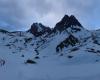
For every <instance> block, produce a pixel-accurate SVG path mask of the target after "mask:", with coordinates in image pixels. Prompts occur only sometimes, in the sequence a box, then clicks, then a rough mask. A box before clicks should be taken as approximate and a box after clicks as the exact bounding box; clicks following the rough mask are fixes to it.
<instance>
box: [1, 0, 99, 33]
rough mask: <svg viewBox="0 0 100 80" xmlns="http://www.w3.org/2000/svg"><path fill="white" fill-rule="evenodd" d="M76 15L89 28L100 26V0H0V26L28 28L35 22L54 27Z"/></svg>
mask: <svg viewBox="0 0 100 80" xmlns="http://www.w3.org/2000/svg"><path fill="white" fill-rule="evenodd" d="M65 14H68V15H75V16H76V18H77V19H78V20H79V21H80V23H81V24H82V25H83V26H84V27H85V28H87V29H92V30H93V29H99V28H100V22H99V21H100V16H99V14H100V0H0V28H3V29H6V30H9V31H12V30H15V31H16V30H27V29H29V28H30V26H31V25H32V24H33V23H35V22H41V23H43V24H44V25H46V26H49V27H54V26H55V24H56V23H57V22H59V21H60V20H61V18H62V17H63V16H64V15H65Z"/></svg>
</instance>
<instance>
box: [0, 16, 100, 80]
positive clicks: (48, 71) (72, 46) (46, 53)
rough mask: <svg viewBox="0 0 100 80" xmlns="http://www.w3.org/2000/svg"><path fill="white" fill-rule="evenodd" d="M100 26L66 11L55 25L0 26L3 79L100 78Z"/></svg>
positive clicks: (63, 79)
mask: <svg viewBox="0 0 100 80" xmlns="http://www.w3.org/2000/svg"><path fill="white" fill-rule="evenodd" d="M99 62H100V30H93V31H90V30H87V29H85V28H84V27H83V26H82V24H81V23H80V22H79V21H78V19H77V18H76V17H75V16H74V15H71V16H68V15H65V16H64V17H63V18H62V19H61V21H59V22H58V23H57V24H56V25H55V27H54V28H52V29H51V28H49V27H47V26H44V25H43V24H42V23H33V24H32V25H31V27H30V29H29V30H27V31H16V32H9V31H6V30H2V29H0V79H1V80H99V79H100V77H99V75H100V70H99V67H100V63H99Z"/></svg>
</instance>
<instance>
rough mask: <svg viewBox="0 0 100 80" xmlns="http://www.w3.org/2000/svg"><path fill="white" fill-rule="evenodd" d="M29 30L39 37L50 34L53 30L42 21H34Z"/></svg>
mask: <svg viewBox="0 0 100 80" xmlns="http://www.w3.org/2000/svg"><path fill="white" fill-rule="evenodd" d="M29 32H30V33H32V34H33V35H34V36H36V37H39V36H42V35H47V34H49V33H50V32H51V29H50V28H49V27H45V26H44V25H42V24H41V23H33V24H32V26H31V29H30V30H29Z"/></svg>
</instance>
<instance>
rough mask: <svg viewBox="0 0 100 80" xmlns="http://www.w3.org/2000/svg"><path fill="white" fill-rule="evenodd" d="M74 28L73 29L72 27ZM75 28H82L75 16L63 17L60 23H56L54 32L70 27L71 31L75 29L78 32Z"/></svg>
mask: <svg viewBox="0 0 100 80" xmlns="http://www.w3.org/2000/svg"><path fill="white" fill-rule="evenodd" d="M74 26H75V27H74ZM77 26H79V27H82V25H81V24H80V22H79V21H78V20H77V19H76V17H75V16H73V15H71V16H68V15H65V16H64V17H63V18H62V20H61V21H60V22H58V23H57V24H56V26H55V28H54V31H57V30H58V31H60V32H61V31H63V30H65V29H67V28H69V27H71V28H72V29H77V30H80V29H79V28H77Z"/></svg>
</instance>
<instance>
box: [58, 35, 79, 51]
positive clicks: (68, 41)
mask: <svg viewBox="0 0 100 80" xmlns="http://www.w3.org/2000/svg"><path fill="white" fill-rule="evenodd" d="M76 43H79V40H78V39H77V38H76V37H74V36H73V35H70V36H69V37H68V38H66V39H65V40H64V41H63V42H61V43H60V44H59V45H58V46H57V47H56V51H57V52H59V51H60V50H61V51H62V49H63V48H64V47H68V46H69V45H71V46H75V44H76Z"/></svg>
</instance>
